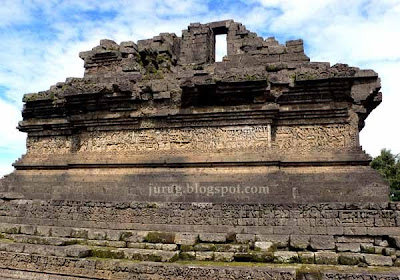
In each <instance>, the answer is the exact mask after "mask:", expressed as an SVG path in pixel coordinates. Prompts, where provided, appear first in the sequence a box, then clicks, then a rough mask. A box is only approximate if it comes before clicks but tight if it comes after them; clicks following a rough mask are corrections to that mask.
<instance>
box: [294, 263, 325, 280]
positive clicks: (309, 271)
mask: <svg viewBox="0 0 400 280" xmlns="http://www.w3.org/2000/svg"><path fill="white" fill-rule="evenodd" d="M306 279H312V280H322V272H321V271H320V270H319V269H318V268H316V267H311V266H300V267H299V268H297V269H296V280H306Z"/></svg>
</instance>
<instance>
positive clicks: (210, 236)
mask: <svg viewBox="0 0 400 280" xmlns="http://www.w3.org/2000/svg"><path fill="white" fill-rule="evenodd" d="M199 239H200V241H201V242H210V243H224V242H226V234H225V233H200V234H199Z"/></svg>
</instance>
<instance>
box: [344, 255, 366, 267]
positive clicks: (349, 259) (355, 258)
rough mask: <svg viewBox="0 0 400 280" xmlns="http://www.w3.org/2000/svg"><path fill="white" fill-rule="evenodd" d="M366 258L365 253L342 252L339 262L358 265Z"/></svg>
mask: <svg viewBox="0 0 400 280" xmlns="http://www.w3.org/2000/svg"><path fill="white" fill-rule="evenodd" d="M363 260H364V257H363V255H361V254H356V253H340V254H339V264H343V265H358V264H359V263H361V262H362V261H363Z"/></svg>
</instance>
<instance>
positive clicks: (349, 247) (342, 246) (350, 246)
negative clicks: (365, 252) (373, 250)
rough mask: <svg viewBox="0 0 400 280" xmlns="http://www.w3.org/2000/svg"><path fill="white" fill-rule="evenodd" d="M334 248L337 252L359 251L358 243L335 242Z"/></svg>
mask: <svg viewBox="0 0 400 280" xmlns="http://www.w3.org/2000/svg"><path fill="white" fill-rule="evenodd" d="M336 250H337V251H338V252H353V253H358V252H360V251H361V247H360V244H359V243H338V244H336Z"/></svg>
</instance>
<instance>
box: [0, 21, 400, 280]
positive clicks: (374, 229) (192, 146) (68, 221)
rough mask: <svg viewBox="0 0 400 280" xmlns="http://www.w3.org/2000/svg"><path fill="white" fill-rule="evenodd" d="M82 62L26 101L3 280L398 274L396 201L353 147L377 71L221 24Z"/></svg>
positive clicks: (10, 179) (374, 99)
mask: <svg viewBox="0 0 400 280" xmlns="http://www.w3.org/2000/svg"><path fill="white" fill-rule="evenodd" d="M218 34H226V37H227V56H225V57H224V58H223V61H221V62H215V36H216V35H218ZM80 57H81V58H82V59H83V60H84V62H85V64H84V67H85V75H84V77H83V78H68V79H67V80H66V81H65V82H62V83H57V84H56V85H54V86H52V87H50V89H49V90H47V91H43V92H39V93H33V94H26V95H25V96H24V99H23V101H24V102H25V105H24V108H23V112H22V115H23V120H22V121H21V122H20V123H19V127H18V128H19V130H20V131H23V132H26V133H27V134H28V138H27V153H26V154H25V155H24V156H22V158H20V159H19V160H18V161H16V162H15V164H14V166H15V171H14V172H13V173H12V174H10V175H8V176H6V177H5V178H3V179H2V180H1V181H0V192H1V200H0V232H1V233H0V237H1V239H0V276H1V277H4V278H7V279H8V278H9V279H14V278H18V279H65V280H67V279H68V280H72V279H287V280H289V279H297V280H300V279H350V278H351V279H360V280H361V279H398V275H400V270H399V269H397V268H396V267H395V266H400V227H399V224H400V204H398V203H392V202H389V199H388V185H387V183H386V182H384V181H383V180H382V178H381V177H380V176H379V174H378V173H377V172H375V171H374V170H372V169H371V168H370V167H369V161H370V157H369V156H368V155H367V154H365V153H364V152H363V150H362V149H361V147H360V144H359V131H360V130H361V129H362V128H363V126H364V121H365V119H366V118H367V116H368V115H369V113H370V112H371V111H372V110H373V109H374V108H375V107H376V106H377V105H379V103H380V102H381V93H380V92H379V89H380V82H379V78H378V75H377V74H376V73H375V72H374V71H372V70H361V69H359V68H356V67H350V66H348V65H346V64H336V65H333V66H330V64H329V63H327V62H310V59H309V58H308V57H307V56H306V55H305V53H304V48H303V41H302V40H293V41H288V42H286V44H284V45H282V44H279V43H278V42H277V41H276V40H275V39H274V38H267V39H263V38H261V37H258V36H257V34H255V33H253V32H250V31H249V30H247V29H246V28H245V26H244V25H242V24H241V23H238V22H234V21H233V20H226V21H220V22H212V23H207V24H200V23H195V24H190V26H189V27H188V29H187V30H183V31H182V37H178V36H176V35H175V34H171V33H161V34H160V35H159V36H155V37H153V38H152V39H148V40H140V41H138V42H137V43H134V42H132V41H127V42H122V43H121V44H117V43H115V42H114V41H111V40H101V41H100V45H99V46H96V47H94V48H93V49H92V50H91V51H86V52H82V53H80ZM254 263H259V264H257V265H254ZM288 263H290V265H287V264H288ZM189 264H190V265H189ZM376 266H378V267H379V269H377V268H376ZM371 267H372V268H371Z"/></svg>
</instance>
